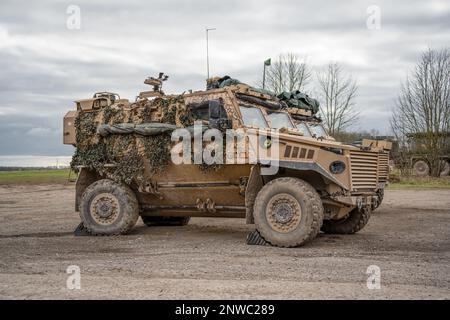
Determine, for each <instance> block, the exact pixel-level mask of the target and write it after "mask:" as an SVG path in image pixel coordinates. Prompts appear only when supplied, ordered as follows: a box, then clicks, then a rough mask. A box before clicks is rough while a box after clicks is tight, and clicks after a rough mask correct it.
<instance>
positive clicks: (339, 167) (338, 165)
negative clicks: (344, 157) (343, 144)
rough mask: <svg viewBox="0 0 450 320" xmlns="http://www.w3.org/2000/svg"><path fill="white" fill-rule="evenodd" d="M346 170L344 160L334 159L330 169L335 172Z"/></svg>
mask: <svg viewBox="0 0 450 320" xmlns="http://www.w3.org/2000/svg"><path fill="white" fill-rule="evenodd" d="M344 170H345V163H343V162H342V161H333V162H332V163H331V164H330V171H331V172H332V173H334V174H338V173H342V172H344Z"/></svg>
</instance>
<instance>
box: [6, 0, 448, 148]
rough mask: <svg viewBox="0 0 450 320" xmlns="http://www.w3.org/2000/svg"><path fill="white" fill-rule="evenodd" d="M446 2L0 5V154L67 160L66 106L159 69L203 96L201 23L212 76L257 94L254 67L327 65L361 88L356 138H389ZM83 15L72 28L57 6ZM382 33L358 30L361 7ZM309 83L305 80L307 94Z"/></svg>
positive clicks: (440, 40) (170, 85)
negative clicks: (401, 92)
mask: <svg viewBox="0 0 450 320" xmlns="http://www.w3.org/2000/svg"><path fill="white" fill-rule="evenodd" d="M447 3H448V2H446V1H418V0H415V1H406V0H403V1H395V2H393V1H376V3H374V2H373V1H372V0H363V1H360V0H353V1H346V2H335V1H321V2H319V1H311V0H306V1H288V0H282V1H276V2H273V1H256V0H252V1H238V0H233V1H207V0H198V1H163V0H153V1H151V2H149V3H145V2H142V1H137V0H129V1H126V2H123V1H120V0H113V1H95V2H93V1H77V2H76V3H74V2H73V1H71V0H68V1H58V2H53V1H39V2H37V1H36V2H30V1H24V0H18V1H2V2H0V71H1V72H0V96H1V99H0V137H1V139H0V154H51V155H56V154H66V155H67V154H70V153H71V152H72V151H73V150H72V147H70V146H63V145H62V143H61V130H62V128H61V126H62V117H63V115H64V114H65V112H67V110H68V109H70V108H72V106H73V100H75V99H79V98H86V97H89V96H91V95H92V94H93V92H96V91H103V90H109V91H114V92H117V93H119V94H120V95H121V96H123V97H125V98H129V99H134V97H135V96H136V94H137V93H138V92H139V91H142V90H145V89H146V88H145V85H144V84H143V83H142V81H143V79H144V78H145V77H146V76H149V75H154V74H156V73H157V72H159V71H164V72H166V73H167V74H169V75H170V80H169V81H168V82H167V83H166V84H165V90H166V92H169V93H177V92H178V93H180V92H183V91H185V90H189V89H193V90H198V89H202V88H204V78H205V42H204V32H205V31H204V28H205V26H210V27H216V28H217V30H216V31H214V32H213V33H212V34H211V47H210V49H211V70H212V73H213V74H219V75H222V74H228V75H230V76H233V77H236V78H239V79H240V80H242V81H245V82H248V83H250V84H253V85H257V84H258V83H259V81H260V79H261V72H262V70H261V69H262V68H261V66H262V61H263V60H264V59H266V58H268V57H272V58H275V57H276V55H278V54H279V53H283V52H296V53H298V54H300V55H306V56H308V61H309V63H310V64H311V67H312V68H313V69H314V71H317V70H320V69H321V68H322V67H323V66H324V65H325V64H326V63H327V62H328V61H330V60H336V61H338V62H340V63H342V64H343V66H344V69H345V70H346V71H348V72H349V73H350V74H352V75H353V76H355V77H356V78H357V79H358V84H359V91H358V97H357V106H356V107H357V108H358V109H359V110H360V111H361V114H362V119H361V123H360V124H359V125H357V126H355V129H358V128H359V129H366V130H370V129H372V128H375V129H378V130H380V131H381V132H383V133H387V132H388V130H389V126H388V120H389V117H390V114H391V110H392V108H393V106H394V104H395V97H396V94H397V92H398V88H399V85H400V82H401V81H402V80H403V79H404V78H405V76H406V75H407V74H408V72H410V70H411V69H412V68H413V66H414V63H415V61H417V59H418V58H419V57H420V54H421V51H422V50H424V49H426V48H427V47H428V46H431V47H442V46H445V45H448V43H450V33H449V32H448V30H449V27H450V25H449V24H450V6H449V5H448V4H447ZM71 4H76V5H79V6H80V8H81V18H82V20H81V30H76V31H71V30H68V29H67V28H66V19H67V16H68V15H67V14H66V9H67V6H68V5H71ZM372 4H376V5H378V6H379V7H380V9H381V19H382V20H381V25H382V28H381V30H368V29H367V28H366V19H367V13H366V9H367V7H368V6H369V5H372ZM314 87H315V83H314V82H311V83H310V86H309V88H308V89H309V90H310V91H314Z"/></svg>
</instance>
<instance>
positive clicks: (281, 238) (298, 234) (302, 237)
mask: <svg viewBox="0 0 450 320" xmlns="http://www.w3.org/2000/svg"><path fill="white" fill-rule="evenodd" d="M286 194H287V195H288V196H289V198H290V199H295V200H296V201H297V204H298V205H299V206H300V209H301V210H300V212H301V213H300V218H299V219H298V220H299V222H298V225H296V226H295V229H293V230H291V231H289V232H287V233H283V232H279V231H277V230H276V229H274V228H273V227H272V225H271V224H270V223H269V221H268V218H267V217H268V214H269V215H270V213H268V212H267V210H269V209H270V208H269V207H268V205H269V204H270V202H271V201H272V200H273V199H274V198H275V197H279V196H283V195H286ZM323 211H324V210H323V206H322V200H321V199H320V196H319V194H318V193H317V192H316V190H315V189H314V188H313V187H312V186H311V185H310V184H309V183H307V182H305V181H303V180H300V179H297V178H278V179H275V180H272V181H270V182H269V183H267V184H266V185H264V187H263V188H262V189H261V190H260V191H259V193H258V195H257V196H256V199H255V205H254V210H253V215H254V219H255V226H256V229H257V230H258V231H259V233H260V235H261V237H263V238H264V240H266V241H267V242H269V243H270V244H271V245H274V246H278V247H298V246H301V245H304V244H305V243H307V242H308V241H310V240H312V239H314V238H315V237H316V236H317V234H318V233H319V231H320V228H321V226H322V221H323Z"/></svg>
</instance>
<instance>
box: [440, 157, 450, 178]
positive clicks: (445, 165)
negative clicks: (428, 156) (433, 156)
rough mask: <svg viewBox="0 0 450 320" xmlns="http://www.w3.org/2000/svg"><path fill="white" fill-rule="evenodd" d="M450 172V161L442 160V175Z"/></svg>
mask: <svg viewBox="0 0 450 320" xmlns="http://www.w3.org/2000/svg"><path fill="white" fill-rule="evenodd" d="M449 174H450V162H448V161H445V160H442V162H441V173H440V176H441V177H445V176H448V175H449Z"/></svg>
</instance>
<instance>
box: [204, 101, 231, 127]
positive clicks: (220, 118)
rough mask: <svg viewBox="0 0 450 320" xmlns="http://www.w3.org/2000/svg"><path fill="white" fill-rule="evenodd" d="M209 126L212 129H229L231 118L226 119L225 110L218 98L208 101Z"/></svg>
mask: <svg viewBox="0 0 450 320" xmlns="http://www.w3.org/2000/svg"><path fill="white" fill-rule="evenodd" d="M208 106H209V126H210V127H211V128H214V129H219V130H221V129H230V128H231V127H232V122H231V120H229V119H228V115H227V112H226V111H225V108H224V107H223V105H222V102H221V101H219V100H211V101H209V105H208Z"/></svg>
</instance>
